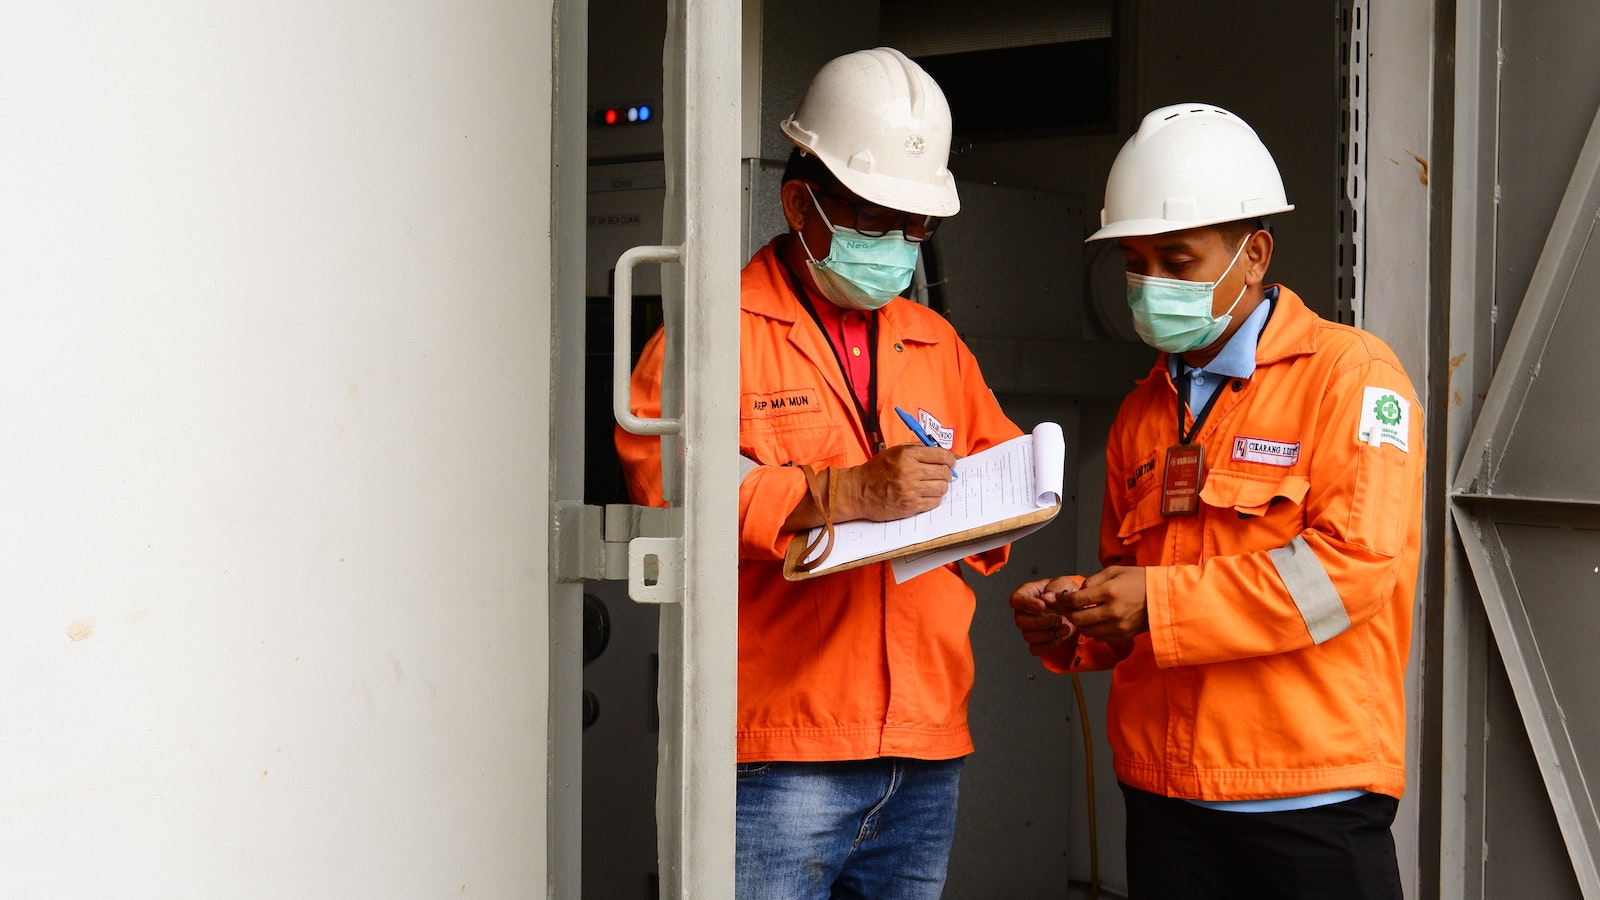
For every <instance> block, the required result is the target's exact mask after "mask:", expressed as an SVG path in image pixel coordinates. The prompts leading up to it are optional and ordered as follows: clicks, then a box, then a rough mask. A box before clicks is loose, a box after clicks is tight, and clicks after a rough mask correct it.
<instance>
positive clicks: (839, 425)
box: [739, 388, 860, 466]
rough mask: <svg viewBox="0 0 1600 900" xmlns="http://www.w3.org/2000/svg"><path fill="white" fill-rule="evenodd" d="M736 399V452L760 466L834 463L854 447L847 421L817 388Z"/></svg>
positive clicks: (842, 459)
mask: <svg viewBox="0 0 1600 900" xmlns="http://www.w3.org/2000/svg"><path fill="white" fill-rule="evenodd" d="M739 400H740V402H739V452H740V453H742V454H743V455H745V456H747V457H750V458H751V459H754V460H756V461H757V462H760V463H761V464H763V465H768V466H781V465H787V464H790V463H795V464H805V465H811V466H821V465H838V464H840V463H843V462H845V461H846V459H845V457H846V455H847V454H849V452H850V448H852V447H853V446H854V445H855V441H854V439H853V434H854V432H853V430H852V429H851V427H850V421H849V419H848V418H846V417H845V416H844V415H843V414H842V413H839V412H836V411H834V410H832V409H831V408H830V406H829V404H828V403H826V402H825V401H824V400H823V394H822V392H821V391H820V390H818V389H816V388H792V389H785V390H777V391H762V392H749V393H745V394H742V395H741V396H740V398H739ZM858 455H859V454H858ZM859 461H860V460H855V462H859Z"/></svg>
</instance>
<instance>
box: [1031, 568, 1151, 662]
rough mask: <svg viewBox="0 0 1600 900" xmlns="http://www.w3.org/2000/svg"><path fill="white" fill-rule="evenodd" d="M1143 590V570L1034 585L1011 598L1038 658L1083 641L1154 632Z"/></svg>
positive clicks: (1102, 572)
mask: <svg viewBox="0 0 1600 900" xmlns="http://www.w3.org/2000/svg"><path fill="white" fill-rule="evenodd" d="M1144 589H1145V581H1144V569H1143V567H1140V566H1110V567H1107V568H1105V569H1101V570H1100V571H1099V572H1096V573H1095V574H1093V575H1090V576H1089V577H1088V578H1082V577H1079V576H1077V575H1062V576H1058V577H1056V578H1046V579H1041V580H1039V581H1030V582H1028V583H1027V584H1024V585H1022V586H1021V587H1019V588H1017V589H1016V590H1015V591H1014V592H1012V594H1011V609H1012V616H1013V619H1014V620H1015V621H1016V625H1017V629H1018V630H1019V631H1021V632H1022V639H1023V640H1025V641H1027V642H1028V652H1030V653H1032V654H1033V655H1034V656H1044V655H1045V654H1047V653H1052V652H1054V651H1055V650H1056V649H1057V648H1060V647H1062V646H1065V645H1069V644H1075V643H1077V641H1078V638H1079V636H1083V637H1089V638H1093V639H1095V640H1097V641H1118V640H1126V639H1128V638H1131V637H1133V636H1134V635H1136V634H1140V633H1142V632H1145V631H1149V630H1150V620H1149V617H1148V615H1147V611H1146V609H1145V594H1144Z"/></svg>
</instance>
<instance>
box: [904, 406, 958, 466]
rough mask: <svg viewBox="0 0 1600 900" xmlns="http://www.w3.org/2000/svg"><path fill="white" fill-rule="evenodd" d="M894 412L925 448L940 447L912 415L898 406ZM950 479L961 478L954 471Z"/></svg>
mask: <svg viewBox="0 0 1600 900" xmlns="http://www.w3.org/2000/svg"><path fill="white" fill-rule="evenodd" d="M894 411H895V413H896V414H898V415H899V416H900V421H902V422H904V423H906V427H907V428H909V429H911V433H912V434H914V435H916V436H917V440H919V441H921V442H922V446H924V447H937V446H939V443H938V442H937V441H935V440H934V439H933V438H931V437H929V436H928V433H927V432H926V431H923V430H922V425H921V424H920V423H919V422H917V420H916V419H915V418H913V417H912V416H911V414H910V413H908V412H906V411H905V410H903V409H901V408H900V407H898V406H896V407H895V408H894ZM950 477H951V478H959V477H960V476H958V475H957V474H956V473H955V470H954V469H952V470H951V471H950Z"/></svg>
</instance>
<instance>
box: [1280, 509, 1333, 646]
mask: <svg viewBox="0 0 1600 900" xmlns="http://www.w3.org/2000/svg"><path fill="white" fill-rule="evenodd" d="M1267 556H1268V557H1270V558H1271V559H1272V564H1273V565H1274V566H1276V567H1277V569H1278V577H1280V578H1282V579H1283V585H1284V587H1286V588H1288V589H1289V598H1290V599H1292V600H1293V601H1294V605H1295V606H1296V607H1298V608H1299V609H1300V616H1301V618H1303V619H1305V620H1306V630H1307V631H1309V632H1311V640H1312V641H1313V642H1315V643H1318V644H1320V643H1322V642H1324V641H1326V640H1328V639H1329V638H1333V637H1337V636H1339V635H1341V634H1343V633H1344V632H1345V631H1347V630H1348V629H1349V628H1350V614H1349V613H1348V612H1346V611H1345V608H1344V601H1343V600H1340V599H1339V592H1338V591H1337V590H1335V589H1334V587H1333V580H1332V579H1331V578H1329V577H1328V571H1327V570H1326V569H1324V568H1322V562H1321V561H1320V560H1318V559H1317V554H1316V553H1314V552H1312V550H1311V545H1310V544H1307V543H1306V539H1305V538H1303V537H1300V536H1296V537H1295V539H1294V540H1292V541H1290V542H1289V543H1288V544H1287V545H1286V546H1283V547H1279V548H1277V549H1276V550H1269V551H1267Z"/></svg>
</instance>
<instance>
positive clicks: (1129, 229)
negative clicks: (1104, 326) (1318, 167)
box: [1083, 203, 1294, 244]
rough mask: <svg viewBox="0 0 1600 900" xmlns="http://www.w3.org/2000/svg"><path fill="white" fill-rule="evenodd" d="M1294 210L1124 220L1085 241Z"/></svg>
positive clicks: (1145, 234)
mask: <svg viewBox="0 0 1600 900" xmlns="http://www.w3.org/2000/svg"><path fill="white" fill-rule="evenodd" d="M1293 209H1294V204H1293V203H1285V204H1283V205H1281V206H1265V207H1262V208H1261V211H1260V212H1252V213H1251V214H1249V215H1246V216H1219V217H1216V218H1210V219H1193V220H1183V221H1179V220H1175V219H1123V220H1122V221H1120V222H1112V223H1111V224H1110V225H1107V226H1105V227H1104V228H1101V229H1100V230H1099V231H1096V232H1095V233H1094V234H1091V235H1089V236H1088V237H1086V238H1084V239H1083V242H1084V243H1085V244H1087V243H1089V242H1091V241H1104V240H1112V239H1115V238H1125V237H1149V236H1150V235H1153V234H1170V233H1171V232H1174V231H1184V230H1186V229H1189V228H1205V227H1206V226H1208V225H1221V224H1224V223H1226V222H1242V221H1244V220H1246V219H1256V218H1261V217H1264V216H1275V215H1277V214H1278V213H1286V212H1289V211H1291V210H1293Z"/></svg>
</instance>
